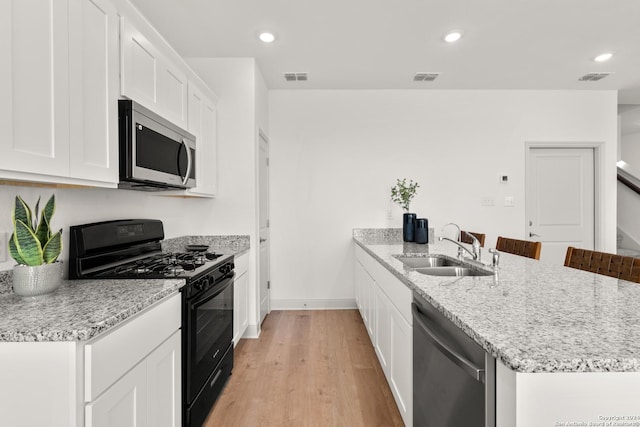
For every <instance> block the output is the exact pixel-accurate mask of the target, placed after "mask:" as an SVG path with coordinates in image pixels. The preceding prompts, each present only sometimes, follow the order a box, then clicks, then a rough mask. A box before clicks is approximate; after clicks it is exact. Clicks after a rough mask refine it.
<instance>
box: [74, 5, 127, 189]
mask: <svg viewBox="0 0 640 427" xmlns="http://www.w3.org/2000/svg"><path fill="white" fill-rule="evenodd" d="M69 15H70V21H69V44H70V69H69V73H70V74H69V82H70V98H71V104H70V108H71V131H70V132H71V138H70V141H71V149H70V156H71V157H70V158H71V164H70V176H71V177H72V178H80V179H86V180H96V181H104V182H110V183H117V182H118V105H117V100H118V95H119V80H120V79H119V57H118V12H117V10H116V9H115V7H114V6H113V5H112V4H111V2H110V1H109V0H70V9H69Z"/></svg>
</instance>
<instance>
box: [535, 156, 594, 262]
mask: <svg viewBox="0 0 640 427" xmlns="http://www.w3.org/2000/svg"><path fill="white" fill-rule="evenodd" d="M594 179H595V174H594V149H593V148H535V147H530V149H529V152H528V162H527V194H526V210H527V231H528V237H527V238H528V239H529V240H534V241H540V242H542V250H541V252H540V260H541V261H545V262H550V263H553V264H560V265H561V264H563V263H564V258H565V254H566V252H567V247H568V246H575V247H578V248H583V249H594V235H595V218H594V212H595V197H594V192H595V184H594Z"/></svg>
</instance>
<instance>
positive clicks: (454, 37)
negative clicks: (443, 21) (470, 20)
mask: <svg viewBox="0 0 640 427" xmlns="http://www.w3.org/2000/svg"><path fill="white" fill-rule="evenodd" d="M460 37H462V31H457V30H456V31H451V32H450V33H448V34H447V35H446V36H444V41H446V42H447V43H453V42H457V41H458V40H460Z"/></svg>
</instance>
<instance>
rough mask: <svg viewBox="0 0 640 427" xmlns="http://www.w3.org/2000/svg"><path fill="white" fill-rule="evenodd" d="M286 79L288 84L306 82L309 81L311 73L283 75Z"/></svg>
mask: <svg viewBox="0 0 640 427" xmlns="http://www.w3.org/2000/svg"><path fill="white" fill-rule="evenodd" d="M283 74H284V79H285V80H286V81H288V82H305V81H307V80H308V77H309V73H283Z"/></svg>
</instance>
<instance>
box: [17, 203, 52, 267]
mask: <svg viewBox="0 0 640 427" xmlns="http://www.w3.org/2000/svg"><path fill="white" fill-rule="evenodd" d="M39 206H40V198H38V202H37V203H36V209H35V215H34V213H33V212H32V211H31V208H30V207H29V206H28V205H27V204H26V203H25V202H24V200H22V198H21V197H20V196H16V203H15V206H14V208H13V213H12V215H11V220H12V222H13V234H12V235H11V238H10V239H9V253H10V254H11V257H12V258H13V259H15V260H16V262H17V263H18V264H22V265H31V266H33V265H41V264H51V263H52V262H55V261H56V260H57V259H58V256H60V252H62V229H60V230H59V231H58V232H57V233H55V234H51V217H52V216H53V213H54V211H55V209H56V202H55V198H54V196H53V195H52V196H51V198H50V199H49V201H48V202H47V204H46V205H45V207H44V209H43V210H42V215H39V212H38V209H39ZM38 216H40V218H39V219H38Z"/></svg>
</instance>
